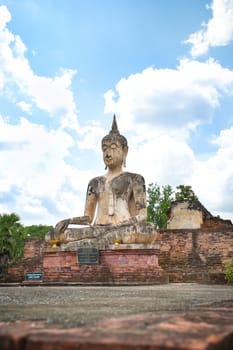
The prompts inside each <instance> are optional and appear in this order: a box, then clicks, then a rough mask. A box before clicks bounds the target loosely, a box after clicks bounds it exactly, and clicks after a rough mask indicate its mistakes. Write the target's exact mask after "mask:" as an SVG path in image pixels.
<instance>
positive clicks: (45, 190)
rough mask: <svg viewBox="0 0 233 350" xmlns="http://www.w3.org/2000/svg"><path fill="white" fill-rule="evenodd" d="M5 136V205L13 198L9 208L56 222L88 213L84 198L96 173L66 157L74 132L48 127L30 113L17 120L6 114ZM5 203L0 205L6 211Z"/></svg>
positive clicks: (1, 136) (0, 126)
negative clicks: (29, 116)
mask: <svg viewBox="0 0 233 350" xmlns="http://www.w3.org/2000/svg"><path fill="white" fill-rule="evenodd" d="M0 140H1V143H0V146H1V173H0V198H1V199H4V202H5V204H4V208H6V207H7V203H8V204H9V211H15V212H17V213H19V215H22V216H24V215H25V213H27V216H31V220H33V218H34V220H35V222H37V223H38V220H42V219H43V218H44V221H43V222H44V223H46V222H47V223H53V224H54V223H55V222H56V221H57V218H58V217H60V218H64V217H66V216H70V215H71V213H72V214H73V215H77V214H78V213H82V212H83V202H82V203H81V200H80V199H79V198H80V196H81V197H83V195H84V193H83V192H85V189H86V186H87V179H88V178H90V177H91V176H92V175H93V174H92V173H91V172H90V171H80V170H77V169H76V168H75V167H73V166H72V165H70V164H68V162H66V161H65V159H66V157H68V156H69V155H70V152H71V148H72V147H73V146H74V141H73V139H72V138H71V136H70V135H69V134H68V133H66V132H64V131H62V130H46V128H45V127H44V126H41V125H40V126H38V125H36V124H33V123H31V122H29V121H28V120H26V119H25V118H21V119H20V121H19V123H18V124H15V125H12V124H10V123H9V122H8V121H7V120H5V119H4V118H3V117H0ZM10 192H11V198H8V195H9V193H10ZM2 202H3V200H2ZM81 204H82V205H81ZM4 208H3V207H1V206H0V210H1V211H4ZM43 222H42V223H43Z"/></svg>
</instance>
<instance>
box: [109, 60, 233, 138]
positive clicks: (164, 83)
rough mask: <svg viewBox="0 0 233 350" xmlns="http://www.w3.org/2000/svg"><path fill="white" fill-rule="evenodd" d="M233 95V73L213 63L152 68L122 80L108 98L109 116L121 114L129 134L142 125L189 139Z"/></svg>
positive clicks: (186, 63)
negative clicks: (223, 96)
mask: <svg viewBox="0 0 233 350" xmlns="http://www.w3.org/2000/svg"><path fill="white" fill-rule="evenodd" d="M232 91H233V71H231V70H229V69H226V68H223V67H222V66H221V65H220V64H219V63H217V62H215V61H214V60H213V59H210V60H207V61H206V62H198V61H193V60H188V59H183V60H181V61H180V64H179V66H178V67H177V69H156V68H152V67H151V68H147V69H145V70H143V71H142V72H141V73H138V74H134V75H131V76H129V77H128V78H127V79H126V78H124V79H121V80H120V81H119V82H118V84H117V85H116V92H114V91H112V90H109V91H107V92H106V94H105V112H112V113H113V112H116V113H117V114H119V115H120V121H121V124H122V125H123V126H124V128H125V129H126V130H130V129H133V128H134V126H135V124H136V123H139V121H140V123H148V124H150V125H151V126H152V125H154V126H156V127H157V128H158V127H160V128H163V129H164V128H166V133H172V134H174V130H178V131H179V133H183V134H184V135H186V136H187V135H188V133H187V132H188V131H190V130H193V129H195V127H196V126H198V125H201V124H205V123H208V122H210V121H211V119H212V115H213V112H214V110H215V109H216V107H218V106H219V102H220V98H221V95H222V94H224V93H232Z"/></svg>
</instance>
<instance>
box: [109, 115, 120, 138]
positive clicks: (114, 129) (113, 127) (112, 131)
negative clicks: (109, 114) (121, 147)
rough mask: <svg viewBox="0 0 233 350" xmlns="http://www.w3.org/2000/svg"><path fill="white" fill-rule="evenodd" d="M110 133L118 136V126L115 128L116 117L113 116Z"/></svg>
mask: <svg viewBox="0 0 233 350" xmlns="http://www.w3.org/2000/svg"><path fill="white" fill-rule="evenodd" d="M110 133H114V134H116V133H117V134H119V130H118V126H117V121H116V115H115V114H114V115H113V120H112V129H111V131H110Z"/></svg>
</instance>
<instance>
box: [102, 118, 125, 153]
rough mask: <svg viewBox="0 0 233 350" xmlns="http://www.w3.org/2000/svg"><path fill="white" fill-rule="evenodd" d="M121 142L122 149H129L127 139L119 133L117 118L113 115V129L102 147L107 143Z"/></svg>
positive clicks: (103, 140) (104, 139)
mask: <svg viewBox="0 0 233 350" xmlns="http://www.w3.org/2000/svg"><path fill="white" fill-rule="evenodd" d="M115 140H116V141H119V142H120V144H121V145H122V147H128V142H127V139H126V138H125V137H124V136H123V135H121V134H120V133H119V130H118V126H117V121H116V116H115V114H114V115H113V121H112V128H111V130H110V131H109V133H108V134H107V135H106V136H104V138H103V139H102V145H103V143H104V142H105V141H115Z"/></svg>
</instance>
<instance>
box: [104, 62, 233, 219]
mask: <svg viewBox="0 0 233 350" xmlns="http://www.w3.org/2000/svg"><path fill="white" fill-rule="evenodd" d="M232 93H233V71H232V70H230V69H227V68H224V67H222V66H221V65H220V64H219V63H218V62H216V61H214V60H213V59H209V60H206V61H205V62H199V61H197V60H190V59H182V60H181V61H180V63H179V65H178V67H177V68H176V69H156V68H153V67H150V68H147V69H145V70H143V71H142V72H141V73H138V74H134V75H131V76H129V77H128V78H124V79H121V80H120V81H119V82H118V84H117V85H116V88H115V90H109V91H107V92H106V94H105V111H106V112H112V113H113V112H114V111H115V112H116V113H117V114H118V115H119V116H120V118H119V124H120V125H121V127H122V131H125V132H126V133H128V135H129V156H128V160H127V168H128V169H129V170H132V171H135V172H138V173H141V174H143V175H144V176H145V179H146V182H147V184H148V183H150V182H157V183H158V184H159V185H166V184H170V185H172V186H173V188H175V186H177V185H180V184H187V185H191V186H193V188H194V191H195V192H196V194H197V195H198V197H199V198H200V200H201V201H202V202H203V204H204V205H205V206H206V207H207V208H208V209H209V210H210V211H213V214H214V215H218V214H219V215H221V216H222V217H224V218H231V219H233V215H232V212H230V211H229V208H230V207H231V206H230V205H229V201H230V200H231V198H232V197H231V191H232V184H233V176H232V175H233V173H232V169H233V164H232V159H233V154H232V146H231V144H232V142H231V141H230V140H232V136H233V135H232V129H229V130H225V131H224V132H223V131H222V132H221V133H220V135H219V136H218V137H215V139H214V140H212V144H214V145H215V146H216V147H217V148H218V149H217V151H216V153H212V154H210V155H207V156H206V157H205V160H203V161H200V160H199V159H198V157H197V156H196V155H195V153H194V152H193V150H192V149H191V147H190V146H189V145H188V144H189V141H190V136H191V135H193V132H195V131H196V130H197V127H200V126H204V125H205V124H210V123H211V122H212V119H213V117H215V118H216V117H217V114H216V110H219V109H221V104H222V101H223V99H224V97H228V96H232ZM220 115H221V114H220ZM120 130H121V129H120ZM207 142H211V140H210V139H209V140H207ZM131 145H133V147H132V149H131ZM223 169H224V171H223ZM227 191H229V193H230V194H228V193H227ZM227 203H228V205H227ZM227 208H228V209H227Z"/></svg>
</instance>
